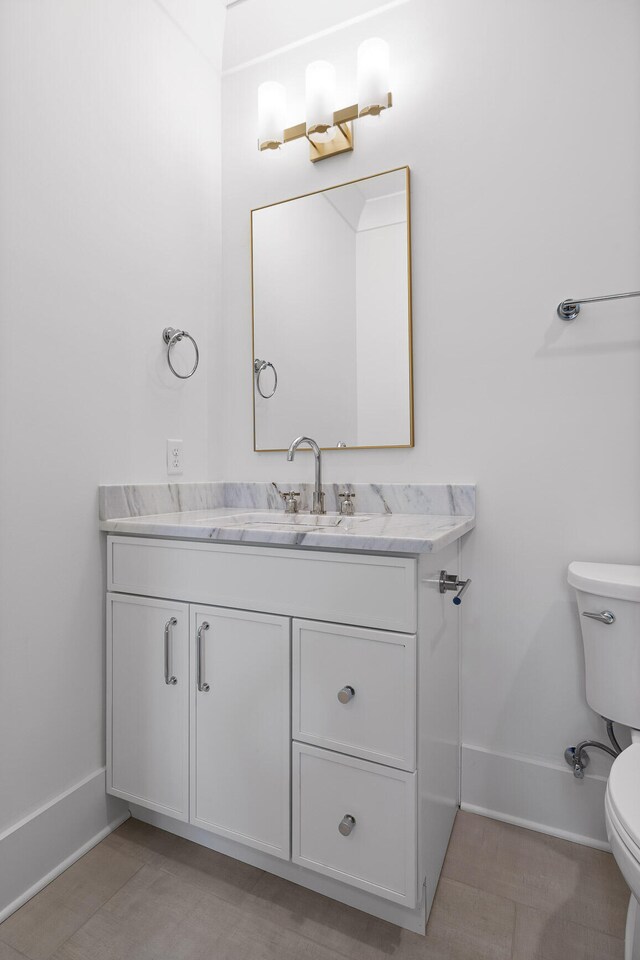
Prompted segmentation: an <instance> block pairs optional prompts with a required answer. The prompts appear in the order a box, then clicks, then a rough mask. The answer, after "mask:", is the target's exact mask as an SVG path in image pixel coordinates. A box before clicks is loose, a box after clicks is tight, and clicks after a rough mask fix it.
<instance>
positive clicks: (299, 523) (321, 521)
mask: <svg viewBox="0 0 640 960" xmlns="http://www.w3.org/2000/svg"><path fill="white" fill-rule="evenodd" d="M344 519H345V518H344V517H341V516H337V515H333V516H331V515H329V516H327V515H326V514H324V515H323V514H311V513H279V512H278V511H277V510H271V511H269V512H263V513H244V514H239V515H238V516H236V517H228V518H227V519H226V524H227V525H233V526H239V527H263V526H265V525H270V524H277V525H278V526H279V527H282V526H287V527H321V528H324V527H337V526H338V525H339V524H340V523H342V521H343V520H344Z"/></svg>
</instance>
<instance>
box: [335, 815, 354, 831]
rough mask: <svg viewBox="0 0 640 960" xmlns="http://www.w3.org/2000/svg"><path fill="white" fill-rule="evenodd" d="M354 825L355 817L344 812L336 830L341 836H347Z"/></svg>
mask: <svg viewBox="0 0 640 960" xmlns="http://www.w3.org/2000/svg"><path fill="white" fill-rule="evenodd" d="M355 825H356V818H355V817H352V816H351V814H350V813H345V815H344V817H343V818H342V820H341V821H340V823H339V824H338V830H339V831H340V833H341V834H342V836H343V837H348V836H349V834H350V833H351V831H352V830H353V828H354V827H355Z"/></svg>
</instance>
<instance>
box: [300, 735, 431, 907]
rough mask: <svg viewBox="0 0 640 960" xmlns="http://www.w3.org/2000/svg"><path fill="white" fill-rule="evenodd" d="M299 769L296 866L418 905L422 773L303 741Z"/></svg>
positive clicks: (395, 900)
mask: <svg viewBox="0 0 640 960" xmlns="http://www.w3.org/2000/svg"><path fill="white" fill-rule="evenodd" d="M293 769H294V794H293V858H292V859H293V861H294V863H299V864H300V865H301V866H303V867H306V868H307V869H308V870H315V871H316V872H317V873H322V874H325V875H326V876H329V877H334V878H335V879H337V880H341V881H343V883H348V884H350V885H351V886H354V887H359V888H360V889H362V890H368V891H369V892H370V893H374V894H377V895H378V896H379V897H384V898H385V899H387V900H393V901H394V902H395V903H401V904H403V905H404V906H406V907H410V908H413V907H415V905H416V894H417V889H416V888H417V879H416V878H417V863H416V850H417V838H416V774H415V773H406V772H404V771H402V770H393V769H391V768H389V767H383V766H380V765H377V764H374V763H368V762H367V761H365V760H356V759H354V758H353V757H344V756H341V755H340V754H336V753H330V752H329V751H327V750H319V749H318V748H317V747H310V746H306V745H305V744H300V743H294V745H293ZM348 818H352V819H353V821H355V822H354V823H352V822H351V821H350V820H349V819H348ZM341 825H342V827H343V830H345V832H346V831H348V830H349V828H351V830H350V832H349V833H348V834H347V835H344V834H343V832H342V831H341V830H340V829H339V827H340V826H341Z"/></svg>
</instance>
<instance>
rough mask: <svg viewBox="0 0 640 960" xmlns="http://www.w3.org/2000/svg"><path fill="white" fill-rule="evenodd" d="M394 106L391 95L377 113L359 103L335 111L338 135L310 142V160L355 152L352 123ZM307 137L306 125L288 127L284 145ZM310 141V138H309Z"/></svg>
mask: <svg viewBox="0 0 640 960" xmlns="http://www.w3.org/2000/svg"><path fill="white" fill-rule="evenodd" d="M392 106H393V97H392V95H391V93H388V94H387V106H386V107H381V108H379V109H377V111H373V110H370V111H369V110H367V109H366V108H363V109H362V110H360V108H359V106H358V104H357V103H353V104H351V106H349V107H343V108H342V109H341V110H335V111H334V114H333V123H334V126H336V127H337V131H336V135H335V137H334V138H333V140H329V141H328V142H327V143H314V142H313V141H311V140H309V159H310V160H311V162H312V163H316V162H317V161H318V160H325V159H326V158H327V157H335V156H337V155H338V154H340V153H348V152H349V151H351V150H353V127H352V121H353V120H357V119H358V118H359V117H360V116H367V115H376V116H377V115H378V114H379V113H380V111H381V110H386V109H391V107H392ZM306 136H307V125H306V123H296V125H295V126H293V127H287V128H286V129H285V131H284V143H290V142H291V141H292V140H300V139H301V138H302V137H306ZM307 139H308V138H307ZM269 148H270V144H263V146H262V147H261V148H260V149H262V150H266V149H269Z"/></svg>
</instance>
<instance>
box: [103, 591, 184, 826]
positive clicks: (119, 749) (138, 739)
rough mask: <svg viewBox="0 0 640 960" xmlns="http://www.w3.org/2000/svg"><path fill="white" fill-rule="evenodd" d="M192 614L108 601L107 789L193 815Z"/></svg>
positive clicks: (139, 600)
mask: <svg viewBox="0 0 640 960" xmlns="http://www.w3.org/2000/svg"><path fill="white" fill-rule="evenodd" d="M188 764H189V608H188V607H187V606H186V605H185V604H179V603H167V602H165V601H163V600H149V599H146V598H144V597H129V596H126V595H118V594H108V595H107V789H108V792H109V793H112V794H114V795H115V796H116V797H122V798H123V799H125V800H131V801H132V802H133V803H138V804H140V805H141V806H143V807H148V808H149V809H151V810H157V811H159V812H160V813H166V814H168V815H169V816H171V817H175V818H176V819H178V820H188V816H189V799H188V798H189V766H188Z"/></svg>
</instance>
